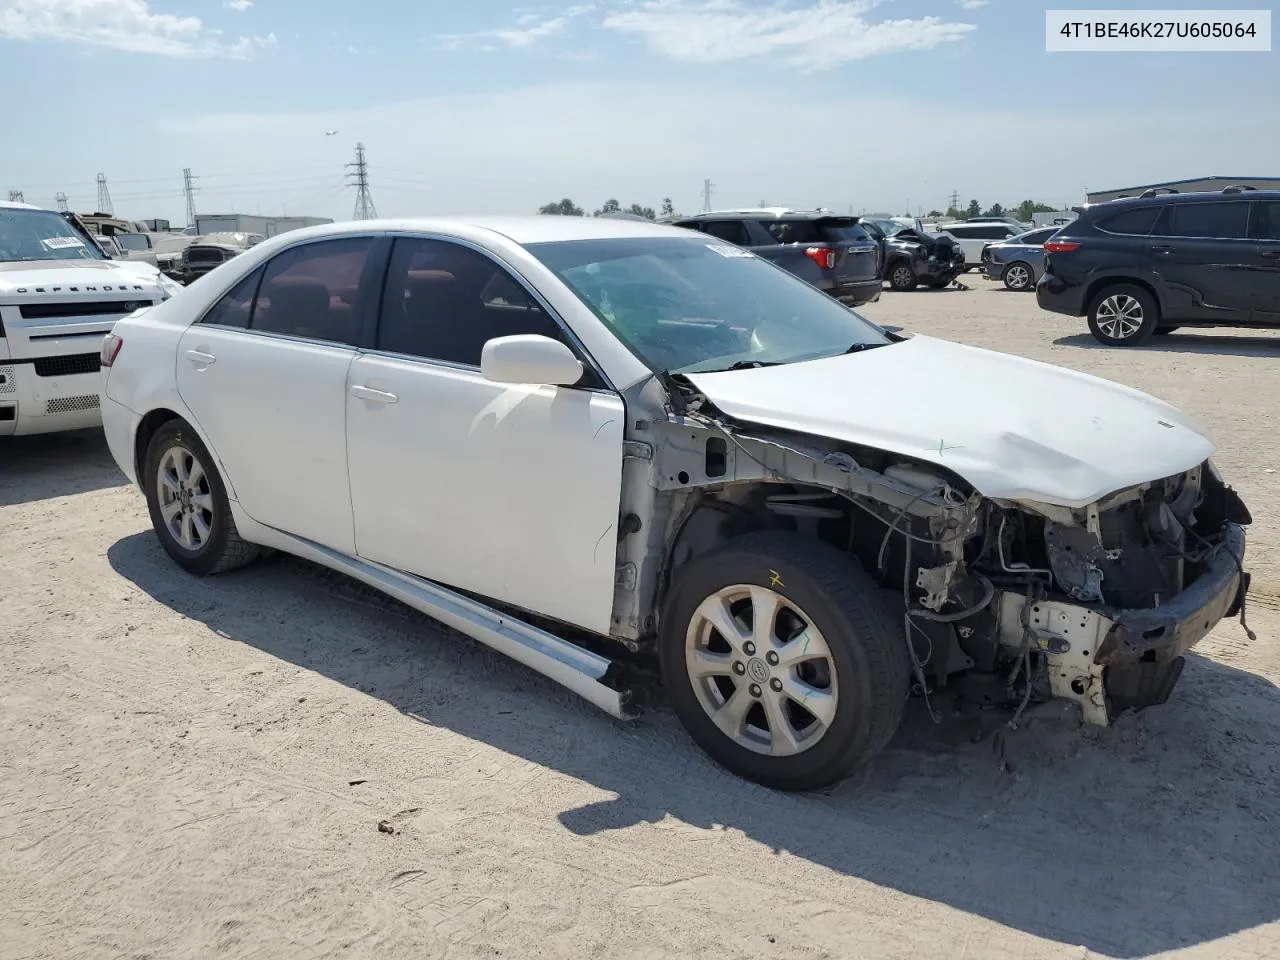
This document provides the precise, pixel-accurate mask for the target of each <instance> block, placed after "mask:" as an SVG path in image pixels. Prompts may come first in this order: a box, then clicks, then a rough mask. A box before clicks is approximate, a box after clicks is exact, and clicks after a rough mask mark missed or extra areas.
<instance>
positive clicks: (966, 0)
mask: <svg viewBox="0 0 1280 960" xmlns="http://www.w3.org/2000/svg"><path fill="white" fill-rule="evenodd" d="M990 2H991V0H956V6H958V7H959V8H960V9H961V10H977V9H978V8H979V7H985V6H986V5H987V4H988V3H990Z"/></svg>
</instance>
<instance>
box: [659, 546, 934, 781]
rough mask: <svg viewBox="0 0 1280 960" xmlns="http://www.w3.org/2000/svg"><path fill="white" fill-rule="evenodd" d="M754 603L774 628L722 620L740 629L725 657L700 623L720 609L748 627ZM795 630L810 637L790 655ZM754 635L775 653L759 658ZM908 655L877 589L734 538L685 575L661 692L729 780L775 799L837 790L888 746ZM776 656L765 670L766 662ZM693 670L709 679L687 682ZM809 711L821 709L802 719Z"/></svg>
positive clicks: (665, 649)
mask: <svg viewBox="0 0 1280 960" xmlns="http://www.w3.org/2000/svg"><path fill="white" fill-rule="evenodd" d="M756 597H759V598H760V599H761V600H766V601H767V600H772V601H774V602H777V603H778V604H779V606H778V607H777V608H776V609H777V611H778V613H777V614H776V615H775V617H774V618H772V623H773V629H772V630H770V631H769V633H768V634H767V635H763V634H750V635H748V634H747V633H746V628H745V627H744V626H743V624H742V623H741V622H739V621H737V620H730V621H726V620H724V619H723V617H721V618H719V620H720V622H721V623H722V624H725V626H726V629H730V630H735V629H736V630H741V631H743V632H742V633H740V634H739V635H738V636H737V637H736V638H734V642H735V643H736V648H735V646H733V645H731V644H730V643H728V642H726V640H725V637H726V635H727V634H725V633H722V632H721V631H720V630H718V629H715V628H714V627H713V625H712V619H715V617H714V613H710V612H711V611H714V610H716V609H717V606H716V601H717V599H718V600H720V606H719V609H730V610H731V611H732V613H731V615H736V616H742V615H743V613H744V612H745V611H744V608H745V609H746V610H750V611H752V615H753V617H754V611H755V609H756V602H755V598H756ZM725 604H728V606H727V607H726V606H725ZM782 611H786V612H785V613H783V612H782ZM709 614H710V615H709ZM799 623H805V624H808V627H807V628H806V629H805V630H804V631H803V636H804V640H803V643H804V647H803V648H801V649H799V650H797V645H799V644H800V643H801V642H802V641H801V640H800V639H799V636H800V634H796V633H794V632H793V631H794V628H795V627H796V625H797V624H799ZM787 635H789V636H790V639H789V640H787V641H782V640H780V639H779V638H780V637H782V636H787ZM764 636H767V637H768V639H767V641H764V642H768V643H769V644H770V645H771V646H772V647H773V649H772V650H769V651H763V650H761V649H759V648H758V647H759V645H761V643H762V637H764ZM749 643H755V644H757V647H756V648H755V649H753V648H752V647H751V646H749V645H748V644H749ZM906 643H907V641H906V638H905V637H904V636H903V632H902V626H901V624H899V623H898V622H896V620H895V618H894V617H893V616H892V614H891V613H890V608H889V605H888V604H887V603H886V599H885V597H884V594H883V591H882V590H881V588H880V587H879V586H878V585H877V584H876V583H875V581H874V580H872V579H871V577H870V576H868V575H867V573H866V572H865V571H864V570H863V569H862V567H861V566H859V565H858V563H857V562H856V561H854V560H853V559H851V558H850V557H849V556H848V555H846V554H844V553H842V552H841V551H839V550H837V549H835V548H834V547H831V546H828V545H827V544H825V543H821V542H819V541H815V540H810V539H807V538H802V537H800V536H798V535H796V534H793V533H788V532H778V531H769V532H762V533H750V534H746V535H744V536H741V537H735V538H734V539H732V540H729V541H728V542H726V543H725V544H724V545H723V546H722V547H721V548H719V549H717V550H716V551H714V552H712V553H710V554H707V555H706V556H703V557H700V558H698V559H696V560H694V561H693V562H691V563H690V564H689V565H688V566H687V567H685V568H684V569H682V570H681V571H680V573H679V577H678V581H677V583H676V585H675V586H674V588H673V589H672V591H671V593H670V595H669V597H668V600H667V603H666V604H665V609H664V612H663V617H662V624H661V628H660V631H659V648H660V657H661V666H662V679H663V685H664V687H665V688H666V690H667V692H668V695H669V696H670V698H671V701H672V705H673V707H674V709H675V712H676V715H677V716H678V717H679V718H680V721H681V723H683V724H684V727H685V729H686V730H687V731H688V732H689V735H690V736H691V737H692V738H693V740H694V741H695V742H696V743H697V744H698V746H700V747H701V748H702V749H703V750H704V751H706V753H707V754H709V755H710V756H711V758H712V759H713V760H715V761H716V762H717V763H719V764H720V765H721V766H723V767H725V768H726V769H727V770H729V771H730V772H732V773H734V774H736V775H738V776H740V777H743V778H745V779H747V780H752V781H754V782H756V783H759V784H761V785H763V786H766V787H772V788H774V789H778V790H813V789H817V788H819V787H823V786H826V785H828V784H831V783H835V782H836V781H838V780H841V779H843V778H844V777H846V776H848V775H849V774H850V773H852V772H853V771H854V770H855V769H857V768H858V767H859V766H861V765H862V764H864V763H866V762H867V761H869V760H870V759H871V758H872V757H874V756H875V755H876V754H878V753H879V752H880V751H881V750H883V749H884V748H885V746H886V745H887V744H888V743H889V741H890V740H891V739H892V737H893V735H894V733H895V732H896V731H897V729H898V725H899V724H900V723H901V721H902V713H903V709H904V707H905V704H906V699H907V692H908V687H909V675H910V659H909V655H908V653H907V647H906ZM735 650H736V653H735V652H734V651H735ZM726 651H727V653H726ZM815 651H816V652H818V656H817V657H814V656H813V654H814V653H815ZM778 652H781V653H782V657H783V659H781V660H780V661H779V662H778V663H776V664H775V663H774V660H773V657H771V656H770V655H773V656H776V655H777V653H778ZM806 654H807V655H808V656H806ZM792 658H795V659H792ZM788 660H790V661H791V662H790V664H788ZM696 663H703V664H705V665H707V666H708V667H709V669H710V670H711V671H713V672H714V675H707V676H704V677H701V678H695V677H694V676H693V673H694V668H693V666H692V664H696ZM753 681H755V682H754V683H753ZM824 681H825V684H824ZM788 687H789V688H790V690H789V691H788ZM788 692H789V693H790V696H788V695H787V694H788ZM736 697H741V698H742V700H741V701H737V700H735V699H734V698H736ZM733 703H741V704H743V709H742V710H741V711H737V710H734V709H733V708H732V706H731V704H733ZM802 703H808V704H809V707H802V706H800V705H801V704H802ZM814 704H821V707H820V708H813V712H811V709H810V707H812V706H813V705H814ZM725 710H729V711H730V712H728V713H726V712H724V711H725ZM713 714H714V715H716V716H718V717H719V718H720V720H719V722H718V721H717V720H716V719H713ZM735 715H736V716H737V719H738V722H737V723H736V724H735V723H733V721H732V720H731V719H730V718H731V717H733V716H735ZM778 717H781V718H782V719H781V721H779V720H777V719H775V718H778ZM824 718H825V719H824ZM779 722H781V723H783V724H785V725H786V727H785V729H786V733H785V734H784V733H782V730H783V727H781V726H775V724H776V723H779ZM722 723H723V724H725V725H727V726H729V727H736V731H737V732H736V734H731V733H729V732H727V730H726V729H725V728H724V727H722V726H721V724H722ZM815 724H816V725H815ZM762 735H763V736H762ZM775 737H776V739H777V743H778V744H779V749H780V752H779V754H778V755H774V753H773V747H774V741H775ZM766 738H767V739H766Z"/></svg>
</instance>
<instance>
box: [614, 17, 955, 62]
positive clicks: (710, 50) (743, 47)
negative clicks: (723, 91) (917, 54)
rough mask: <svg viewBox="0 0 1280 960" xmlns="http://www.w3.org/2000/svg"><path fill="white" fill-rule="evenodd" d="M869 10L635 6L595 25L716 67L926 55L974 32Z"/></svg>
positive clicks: (930, 19) (665, 53) (935, 19)
mask: <svg viewBox="0 0 1280 960" xmlns="http://www.w3.org/2000/svg"><path fill="white" fill-rule="evenodd" d="M876 6H878V0H816V2H803V3H796V2H792V0H778V2H775V3H772V4H769V5H767V6H762V5H760V4H758V3H748V2H746V0H641V2H639V3H637V4H635V5H634V6H631V7H628V8H626V9H619V10H616V11H615V12H613V13H610V14H608V15H607V16H606V17H605V18H604V20H603V22H602V25H603V26H604V27H605V28H606V29H609V30H615V31H618V32H620V33H626V34H632V35H634V36H637V37H640V38H641V39H642V40H643V41H644V42H645V43H646V45H647V46H648V47H649V48H650V49H651V50H653V51H655V52H657V53H659V54H662V55H663V56H666V57H669V58H671V59H673V60H684V61H690V62H698V63H722V62H726V61H730V60H741V59H745V58H747V57H761V56H773V57H777V58H780V59H781V60H782V61H784V62H786V63H788V64H790V65H792V66H795V67H799V68H801V69H805V70H824V69H829V68H832V67H836V66H839V65H840V64H843V63H847V62H849V61H852V60H861V59H863V58H865V57H872V56H877V55H880V54H886V53H895V52H898V51H901V50H927V49H930V48H932V47H936V46H938V45H939V44H942V43H949V42H952V41H955V40H960V39H961V38H963V37H964V36H965V35H966V34H967V33H969V32H970V31H972V30H974V29H976V28H975V27H974V26H973V24H968V23H949V22H946V21H943V20H941V19H939V18H938V17H920V18H917V19H913V20H912V19H902V20H881V21H879V22H876V23H872V22H870V21H868V19H867V17H866V14H868V13H869V12H870V11H871V10H872V9H873V8H874V7H876Z"/></svg>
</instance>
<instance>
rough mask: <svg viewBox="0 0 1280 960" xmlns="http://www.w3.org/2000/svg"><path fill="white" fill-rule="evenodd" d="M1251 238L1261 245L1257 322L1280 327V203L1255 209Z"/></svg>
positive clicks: (1255, 309)
mask: <svg viewBox="0 0 1280 960" xmlns="http://www.w3.org/2000/svg"><path fill="white" fill-rule="evenodd" d="M1249 238H1250V239H1251V240H1255V241H1257V246H1256V247H1254V248H1253V255H1254V256H1256V257H1257V271H1256V272H1255V275H1254V287H1253V292H1254V301H1253V322H1254V323H1265V324H1267V325H1269V326H1280V201H1276V200H1270V201H1261V202H1258V203H1255V204H1254V205H1253V214H1252V218H1251V221H1250V226H1249Z"/></svg>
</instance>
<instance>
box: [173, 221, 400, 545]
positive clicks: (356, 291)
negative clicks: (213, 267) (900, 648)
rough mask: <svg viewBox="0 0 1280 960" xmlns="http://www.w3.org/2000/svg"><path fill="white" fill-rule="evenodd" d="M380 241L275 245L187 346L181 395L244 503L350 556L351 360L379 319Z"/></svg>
mask: <svg viewBox="0 0 1280 960" xmlns="http://www.w3.org/2000/svg"><path fill="white" fill-rule="evenodd" d="M374 243H375V240H374V238H372V237H369V236H362V237H342V238H338V239H329V240H321V241H312V242H308V243H302V244H299V245H298V246H295V247H291V248H289V249H287V250H284V251H282V252H281V253H278V254H276V256H274V257H273V258H272V259H271V260H269V261H267V262H266V263H265V264H263V265H262V266H260V267H259V268H258V269H256V270H254V271H253V273H251V274H250V275H249V276H248V277H246V278H245V279H244V280H242V281H241V282H240V283H238V284H237V285H236V286H235V287H234V288H233V289H232V290H231V291H230V292H229V293H227V294H226V295H225V296H224V297H223V298H222V299H221V300H220V301H218V302H217V303H216V304H215V305H214V307H213V308H212V309H211V310H210V311H209V312H208V313H207V314H205V316H204V317H203V318H202V319H201V320H200V321H198V322H197V323H194V324H192V325H191V327H189V328H188V329H187V331H186V333H184V334H183V336H182V339H181V342H180V345H179V348H178V361H177V380H178V392H179V394H180V395H181V396H182V399H183V401H184V402H185V403H186V405H187V407H188V408H189V409H190V411H191V413H192V415H193V416H194V417H195V420H196V423H197V425H198V426H199V428H200V429H201V431H202V432H203V433H204V435H205V437H207V438H208V440H209V443H210V444H211V445H212V447H213V449H214V451H215V453H216V454H217V456H218V458H219V459H220V460H221V461H222V465H223V467H224V468H225V470H226V474H227V479H228V480H229V481H230V484H231V486H232V492H233V493H234V495H235V497H236V499H237V500H238V501H239V502H240V505H241V507H242V508H243V509H244V511H245V512H246V513H247V514H248V515H249V516H250V517H252V518H253V519H254V520H257V521H258V522H259V523H263V524H266V525H267V526H271V527H275V528H277V529H279V530H284V531H285V532H287V533H291V534H294V535H295V536H299V537H305V538H306V539H308V540H312V541H315V542H316V543H320V544H323V545H324V546H326V547H330V548H331V549H334V550H338V551H341V552H343V553H346V554H353V553H354V552H355V538H354V533H353V528H352V521H351V494H350V488H349V485H348V478H347V437H346V386H347V368H348V367H349V366H350V365H351V361H352V359H353V358H354V357H355V352H356V351H355V345H356V344H357V343H359V342H360V335H361V330H362V328H363V327H364V325H365V324H366V322H368V321H370V320H371V315H369V314H366V311H368V310H370V309H371V308H372V306H373V299H374V298H373V297H372V296H370V292H372V293H374V294H376V292H377V290H376V286H374V285H372V284H371V282H370V280H369V277H370V276H372V273H373V265H374V260H375V258H374V257H372V256H371V252H372V250H373V248H374Z"/></svg>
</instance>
